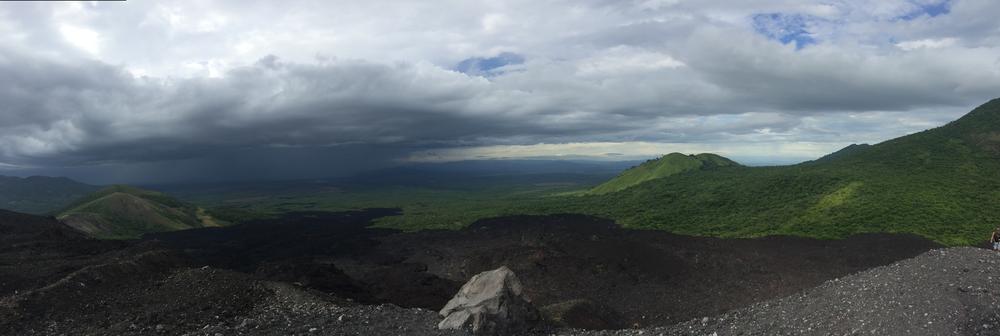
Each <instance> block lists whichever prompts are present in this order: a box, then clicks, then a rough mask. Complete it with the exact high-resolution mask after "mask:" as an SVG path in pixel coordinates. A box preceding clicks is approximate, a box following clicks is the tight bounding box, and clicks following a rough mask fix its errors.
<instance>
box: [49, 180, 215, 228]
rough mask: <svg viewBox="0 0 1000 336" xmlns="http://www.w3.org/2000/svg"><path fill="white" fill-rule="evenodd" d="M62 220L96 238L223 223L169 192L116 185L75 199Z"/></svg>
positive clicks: (60, 215)
mask: <svg viewBox="0 0 1000 336" xmlns="http://www.w3.org/2000/svg"><path fill="white" fill-rule="evenodd" d="M58 218H59V220H60V221H62V222H63V223H66V225H69V226H71V227H73V228H75V229H77V230H80V231H83V232H85V233H87V234H89V235H91V236H94V237H97V238H108V239H127V238H138V237H140V236H142V235H143V234H146V233H151V232H164V231H176V230H186V229H193V228H200V227H207V226H220V225H221V224H220V223H219V222H218V221H216V220H214V219H213V218H212V217H211V216H209V215H208V214H206V213H205V211H204V210H203V209H201V208H198V207H196V206H194V205H191V204H188V203H185V202H181V201H179V200H177V199H174V198H172V197H170V196H167V195H166V194H163V193H160V192H156V191H150V190H143V189H139V188H135V187H130V186H123V185H115V186H111V187H107V188H104V189H101V190H100V191H97V192H95V193H93V194H91V195H89V196H87V197H85V198H83V199H80V200H78V201H77V202H75V203H73V204H72V205H70V206H69V207H67V208H66V210H64V211H62V212H60V213H59V216H58Z"/></svg>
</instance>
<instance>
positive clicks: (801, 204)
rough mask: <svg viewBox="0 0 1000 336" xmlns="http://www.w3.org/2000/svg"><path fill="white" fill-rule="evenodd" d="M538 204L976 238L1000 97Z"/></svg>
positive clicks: (718, 231)
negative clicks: (916, 125)
mask: <svg viewBox="0 0 1000 336" xmlns="http://www.w3.org/2000/svg"><path fill="white" fill-rule="evenodd" d="M623 175H624V174H623ZM613 181H614V180H612V181H611V182H613ZM611 182H609V183H611ZM618 185H620V184H618ZM613 189H614V188H609V190H613ZM536 206H537V210H534V211H533V210H531V209H530V208H529V207H528V205H523V206H520V208H521V209H525V210H522V211H524V212H544V213H552V212H560V213H584V214H593V215H598V216H602V217H605V218H612V219H615V220H617V221H618V222H619V223H621V224H622V225H624V226H626V227H632V228H644V229H662V230H667V231H671V232H675V233H682V234H692V235H707V236H721V237H758V236H765V235H781V234H786V235H802V236H810V237H820V238H840V237H845V236H848V235H851V234H856V233H868V232H890V233H914V234H918V235H921V236H924V237H928V238H931V239H934V240H936V241H938V242H940V243H944V244H949V245H967V244H979V243H981V242H982V241H983V240H985V239H986V238H987V237H988V236H989V233H990V231H992V230H993V229H994V228H996V227H998V226H1000V99H997V100H993V101H990V102H988V103H986V104H984V105H982V106H980V107H978V108H976V109H975V110H973V111H972V112H970V113H969V114H967V115H966V116H964V117H962V118H961V119H959V120H956V121H953V122H951V123H949V124H947V125H945V126H942V127H938V128H935V129H930V130H926V131H923V132H919V133H915V134H911V135H907V136H903V137H900V138H896V139H892V140H889V141H885V142H883V143H880V144H876V145H871V146H866V145H856V146H850V147H847V148H845V149H843V150H841V151H838V152H836V153H833V154H831V155H828V156H826V157H824V158H822V159H819V160H815V161H809V162H804V163H801V164H797V165H791V166H777V167H730V168H727V169H702V170H690V171H688V172H687V173H684V174H673V175H669V176H666V177H660V178H656V179H655V180H651V181H650V182H648V183H641V184H636V185H634V186H632V187H629V188H627V189H621V190H619V191H617V192H609V193H604V194H596V195H589V196H584V197H572V198H570V197H562V198H551V199H547V200H544V201H542V202H539V204H537V205H536Z"/></svg>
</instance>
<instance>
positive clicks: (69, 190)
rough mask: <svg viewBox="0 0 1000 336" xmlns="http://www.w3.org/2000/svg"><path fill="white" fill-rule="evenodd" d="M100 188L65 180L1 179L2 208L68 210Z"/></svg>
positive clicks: (43, 210) (39, 177)
mask: <svg viewBox="0 0 1000 336" xmlns="http://www.w3.org/2000/svg"><path fill="white" fill-rule="evenodd" d="M98 189H100V187H97V186H92V185H89V184H84V183H80V182H77V181H74V180H71V179H68V178H65V177H48V176H32V177H26V178H20V177H13V176H0V209H7V210H12V211H17V212H23V213H30V214H36V215H38V214H47V213H51V212H54V211H57V210H59V209H62V208H64V207H66V205H68V204H70V203H72V202H73V201H74V200H76V199H79V198H80V197H83V196H86V195H87V194H90V193H92V192H94V191H97V190H98Z"/></svg>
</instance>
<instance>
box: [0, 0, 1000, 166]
mask: <svg viewBox="0 0 1000 336" xmlns="http://www.w3.org/2000/svg"><path fill="white" fill-rule="evenodd" d="M995 13H1000V2H998V1H994V0H950V1H944V0H883V1H877V2H872V1H855V0H823V1H807V0H760V1H745V0H740V1H735V0H733V1H723V0H636V1H627V0H572V1H539V0H525V1H521V0H509V1H468V0H455V1H446V0H441V1H382V0H371V1H334V0H328V1H246V0H240V1H211V2H209V1H141V0H132V1H127V2H4V3H0V79H2V80H0V174H7V175H30V174H47V175H66V176H70V177H75V178H78V179H82V180H85V181H90V182H95V183H111V182H170V181H196V180H227V179H232V180H237V179H258V178H259V179H282V178H297V177H322V176H337V175H343V174H349V173H352V172H357V171H360V170H365V169H371V168H380V167H385V166H391V165H396V164H405V163H413V162H448V161H460V160H470V159H471V160H474V159H525V158H544V159H559V158H573V159H580V158H586V159H594V160H625V159H640V158H649V157H654V156H656V155H660V154H665V153H670V152H684V153H698V152H714V153H718V154H721V155H725V156H728V157H731V158H734V159H736V160H738V161H741V162H751V163H794V162H799V161H802V160H808V159H814V158H817V157H820V156H822V155H824V154H827V153H829V152H832V151H835V150H837V149H839V148H842V147H844V146H847V145H849V144H852V143H877V142H880V141H884V140H888V139H891V138H894V137H898V136H902V135H905V134H909V133H913V132H918V131H921V130H925V129H929V128H933V127H936V126H940V125H943V124H944V123H947V122H948V121H950V120H953V119H956V118H958V117H960V116H961V115H963V114H964V113H966V112H968V111H969V110H971V109H972V108H974V107H975V106H977V105H979V104H982V103H984V102H986V101H988V100H990V99H992V98H996V97H998V96H1000V21H998V20H996V18H995V15H993V14H995Z"/></svg>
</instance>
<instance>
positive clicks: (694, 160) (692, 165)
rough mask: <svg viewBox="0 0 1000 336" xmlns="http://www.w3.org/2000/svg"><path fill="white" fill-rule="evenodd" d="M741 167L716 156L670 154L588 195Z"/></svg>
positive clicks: (623, 175)
mask: <svg viewBox="0 0 1000 336" xmlns="http://www.w3.org/2000/svg"><path fill="white" fill-rule="evenodd" d="M739 165H740V164H739V163H736V162H734V161H732V160H730V159H727V158H725V157H722V156H719V155H715V154H708V153H702V154H697V155H684V154H681V153H670V154H667V155H664V156H662V157H660V158H658V159H653V160H649V161H646V162H643V163H642V164H640V165H638V166H635V167H632V168H629V169H628V170H626V171H624V172H622V173H621V174H619V175H618V176H617V177H615V178H613V179H611V180H610V181H607V182H605V183H602V184H601V185H598V186H596V187H594V188H593V189H591V190H590V191H589V192H588V193H589V194H594V195H599V194H606V193H610V192H616V191H621V190H625V189H627V188H630V187H633V186H636V185H639V184H641V183H643V182H646V181H651V180H655V179H658V178H664V177H667V176H671V175H676V174H680V173H684V172H689V171H694V170H708V169H715V168H719V167H737V166H739Z"/></svg>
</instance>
